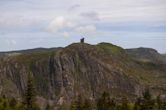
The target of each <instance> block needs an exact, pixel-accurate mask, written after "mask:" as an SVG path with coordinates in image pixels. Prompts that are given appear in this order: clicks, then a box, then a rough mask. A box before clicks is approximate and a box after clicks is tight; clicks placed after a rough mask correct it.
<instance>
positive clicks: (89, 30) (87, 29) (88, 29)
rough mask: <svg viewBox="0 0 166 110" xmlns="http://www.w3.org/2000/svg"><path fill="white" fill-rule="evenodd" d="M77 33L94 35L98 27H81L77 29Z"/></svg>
mask: <svg viewBox="0 0 166 110" xmlns="http://www.w3.org/2000/svg"><path fill="white" fill-rule="evenodd" d="M75 31H76V32H78V33H81V34H83V33H85V34H86V33H94V32H96V27H95V26H94V25H86V26H79V27H77V28H75Z"/></svg>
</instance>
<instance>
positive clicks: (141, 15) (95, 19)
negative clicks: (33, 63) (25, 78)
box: [0, 0, 166, 53]
mask: <svg viewBox="0 0 166 110" xmlns="http://www.w3.org/2000/svg"><path fill="white" fill-rule="evenodd" d="M81 37H85V38H86V42H88V43H92V44H96V43H99V42H110V43H113V44H116V45H119V46H121V47H123V48H136V47H150V48H155V49H157V50H158V51H159V52H160V53H166V0H0V51H9V50H20V49H29V48H37V47H48V48H49V47H59V46H67V45H69V44H70V43H73V42H78V41H79V39H80V38H81Z"/></svg>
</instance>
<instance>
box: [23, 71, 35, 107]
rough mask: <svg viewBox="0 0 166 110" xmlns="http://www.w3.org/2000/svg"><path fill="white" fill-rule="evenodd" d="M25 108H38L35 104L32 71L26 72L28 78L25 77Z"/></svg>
mask: <svg viewBox="0 0 166 110" xmlns="http://www.w3.org/2000/svg"><path fill="white" fill-rule="evenodd" d="M25 109H26V110H38V108H37V106H36V104H35V88H34V84H33V77H32V73H29V74H28V79H27V88H26V93H25Z"/></svg>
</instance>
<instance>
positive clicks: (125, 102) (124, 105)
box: [121, 98, 129, 110]
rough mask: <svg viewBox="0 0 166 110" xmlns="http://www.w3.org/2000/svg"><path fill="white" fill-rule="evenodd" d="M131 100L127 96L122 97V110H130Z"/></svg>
mask: <svg viewBox="0 0 166 110" xmlns="http://www.w3.org/2000/svg"><path fill="white" fill-rule="evenodd" d="M128 104H129V101H128V99H127V98H123V99H122V104H121V110H129V105H128Z"/></svg>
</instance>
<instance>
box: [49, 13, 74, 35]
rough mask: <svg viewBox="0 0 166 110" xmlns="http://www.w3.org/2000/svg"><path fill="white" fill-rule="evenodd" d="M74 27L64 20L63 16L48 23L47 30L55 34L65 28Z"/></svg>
mask: <svg viewBox="0 0 166 110" xmlns="http://www.w3.org/2000/svg"><path fill="white" fill-rule="evenodd" d="M74 26H75V24H74V23H72V22H70V21H68V20H66V19H65V18H64V17H63V16H58V17H56V18H55V19H54V20H52V21H51V22H50V24H49V26H48V28H47V30H48V31H49V32H57V31H60V30H63V29H65V28H73V27H74Z"/></svg>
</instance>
